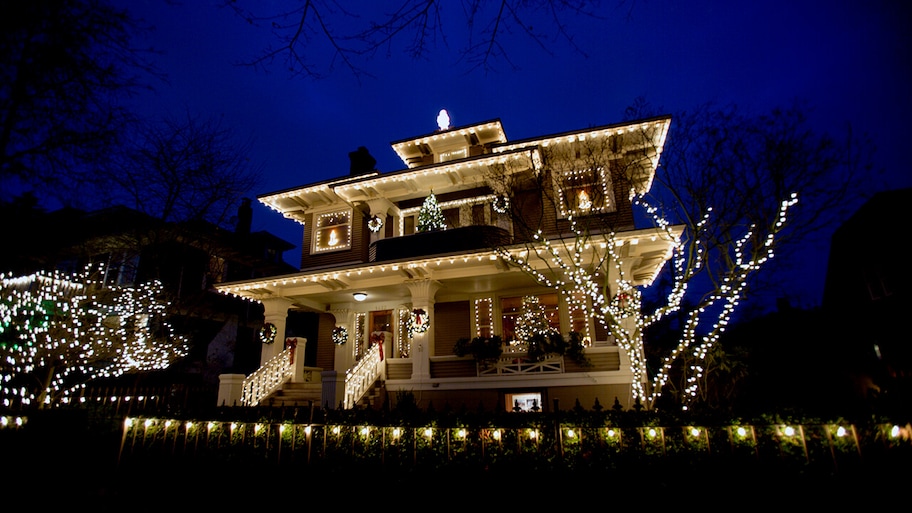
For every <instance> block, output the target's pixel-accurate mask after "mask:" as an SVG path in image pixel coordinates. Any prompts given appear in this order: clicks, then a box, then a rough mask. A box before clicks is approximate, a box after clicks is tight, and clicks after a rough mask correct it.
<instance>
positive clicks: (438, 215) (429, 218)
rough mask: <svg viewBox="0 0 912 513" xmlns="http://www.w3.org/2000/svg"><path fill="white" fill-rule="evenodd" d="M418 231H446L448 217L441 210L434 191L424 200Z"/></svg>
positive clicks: (419, 215)
mask: <svg viewBox="0 0 912 513" xmlns="http://www.w3.org/2000/svg"><path fill="white" fill-rule="evenodd" d="M416 229H417V230H418V231H419V232H432V231H435V230H445V229H446V217H444V215H443V212H442V211H441V210H440V204H439V203H437V196H434V191H431V194H430V195H429V196H428V197H427V198H425V199H424V203H423V204H422V205H421V210H419V211H418V225H417V226H416Z"/></svg>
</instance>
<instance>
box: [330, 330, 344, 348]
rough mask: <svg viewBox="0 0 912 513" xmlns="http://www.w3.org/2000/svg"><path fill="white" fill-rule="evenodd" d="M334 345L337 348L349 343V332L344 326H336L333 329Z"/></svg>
mask: <svg viewBox="0 0 912 513" xmlns="http://www.w3.org/2000/svg"><path fill="white" fill-rule="evenodd" d="M332 337H333V343H334V344H336V345H337V346H341V345H342V344H344V343H346V342H348V330H347V329H345V328H344V327H342V326H336V327H335V328H333V335H332Z"/></svg>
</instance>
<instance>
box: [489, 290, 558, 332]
mask: <svg viewBox="0 0 912 513" xmlns="http://www.w3.org/2000/svg"><path fill="white" fill-rule="evenodd" d="M500 311H501V313H502V315H503V317H502V328H503V331H502V333H503V340H504V341H505V342H520V343H522V342H525V341H524V340H520V339H522V338H523V333H524V332H534V331H540V330H543V329H546V328H551V329H554V330H557V331H560V315H559V314H558V307H557V294H556V293H555V294H542V295H540V296H515V297H505V298H501V300H500Z"/></svg>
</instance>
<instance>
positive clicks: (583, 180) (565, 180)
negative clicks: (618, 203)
mask: <svg viewBox="0 0 912 513" xmlns="http://www.w3.org/2000/svg"><path fill="white" fill-rule="evenodd" d="M556 185H557V193H558V198H560V214H561V216H562V217H567V216H570V215H586V214H596V213H604V212H614V210H615V204H614V193H613V192H612V189H611V178H610V176H609V175H608V172H607V171H606V170H605V169H604V168H597V169H584V170H579V171H567V172H564V173H561V174H560V177H559V179H558V183H557V184H556Z"/></svg>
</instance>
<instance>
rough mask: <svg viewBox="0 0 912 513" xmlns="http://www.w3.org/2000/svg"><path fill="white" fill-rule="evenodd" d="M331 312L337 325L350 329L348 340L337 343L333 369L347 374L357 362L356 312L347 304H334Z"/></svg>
mask: <svg viewBox="0 0 912 513" xmlns="http://www.w3.org/2000/svg"><path fill="white" fill-rule="evenodd" d="M329 312H330V313H331V314H333V316H334V317H335V318H336V326H341V327H343V328H345V329H346V330H348V342H346V343H345V344H343V345H341V346H340V345H336V354H335V357H334V358H333V369H334V370H335V371H336V372H340V373H342V375H343V376H345V372H346V371H347V370H348V369H350V368H351V366H352V365H354V364H355V357H354V350H353V349H352V348H353V347H354V346H353V344H354V343H355V335H356V333H355V322H354V320H355V312H354V311H353V310H352V309H351V308H349V307H348V306H347V305H346V306H342V305H339V306H336V305H332V306H330V311H329ZM333 406H335V405H333Z"/></svg>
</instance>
